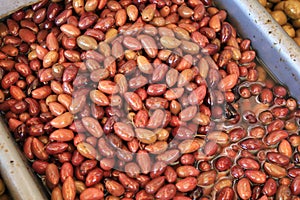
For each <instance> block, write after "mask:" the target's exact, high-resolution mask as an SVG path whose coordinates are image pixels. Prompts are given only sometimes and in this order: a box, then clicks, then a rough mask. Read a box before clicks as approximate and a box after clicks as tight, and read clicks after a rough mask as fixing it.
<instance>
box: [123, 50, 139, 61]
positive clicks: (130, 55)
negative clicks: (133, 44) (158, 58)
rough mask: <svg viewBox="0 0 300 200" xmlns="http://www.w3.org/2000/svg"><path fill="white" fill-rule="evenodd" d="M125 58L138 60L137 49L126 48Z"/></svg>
mask: <svg viewBox="0 0 300 200" xmlns="http://www.w3.org/2000/svg"><path fill="white" fill-rule="evenodd" d="M124 55H125V58H126V59H127V60H136V57H137V53H136V52H135V51H132V50H128V49H127V50H125V53H124Z"/></svg>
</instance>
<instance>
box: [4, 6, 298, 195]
mask: <svg viewBox="0 0 300 200" xmlns="http://www.w3.org/2000/svg"><path fill="white" fill-rule="evenodd" d="M27 1H28V0H27ZM249 2H251V3H249ZM215 4H216V5H217V6H218V7H219V8H221V9H225V10H227V11H228V15H229V20H230V22H231V23H232V24H233V25H234V26H235V27H236V28H237V31H238V33H240V35H241V36H243V37H244V38H249V39H251V41H252V46H253V48H254V49H255V50H256V51H257V53H258V57H259V58H260V59H261V60H262V61H263V63H264V64H265V67H266V68H267V70H268V71H269V73H271V74H272V75H273V76H274V77H275V78H276V79H277V80H278V81H280V82H281V83H282V84H284V85H286V86H287V87H288V88H289V90H290V93H291V95H292V96H294V97H295V98H296V99H297V100H298V102H299V103H300V48H299V47H298V46H297V45H296V43H295V42H294V41H293V40H292V39H291V38H290V37H289V36H288V35H287V34H286V33H285V32H284V30H283V29H282V28H281V27H280V26H279V25H278V24H277V23H276V22H275V21H274V20H273V19H272V17H271V16H270V15H269V14H268V13H267V11H266V10H265V9H264V8H263V7H262V6H261V5H260V4H259V3H258V2H257V1H249V0H230V1H228V0H215ZM0 171H1V174H2V177H3V179H4V181H5V182H6V184H7V187H8V189H9V190H10V192H11V194H12V197H13V199H15V200H21V199H24V200H27V199H32V200H35V199H36V200H43V199H48V197H47V195H46V192H45V190H44V189H43V187H42V184H41V183H40V182H39V181H38V180H37V178H36V176H35V175H34V174H33V173H32V170H31V169H30V168H29V167H28V162H27V161H26V159H24V157H23V156H22V153H21V152H20V151H19V149H18V147H17V145H16V143H15V142H14V140H13V138H12V137H11V136H10V133H9V131H8V129H7V128H6V125H5V124H4V122H3V120H1V119H0Z"/></svg>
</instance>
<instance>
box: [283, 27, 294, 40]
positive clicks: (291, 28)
mask: <svg viewBox="0 0 300 200" xmlns="http://www.w3.org/2000/svg"><path fill="white" fill-rule="evenodd" d="M282 28H283V30H285V32H286V33H287V34H288V35H289V36H290V37H291V38H294V37H295V36H296V31H295V29H294V28H293V26H292V25H291V24H286V25H284V26H282Z"/></svg>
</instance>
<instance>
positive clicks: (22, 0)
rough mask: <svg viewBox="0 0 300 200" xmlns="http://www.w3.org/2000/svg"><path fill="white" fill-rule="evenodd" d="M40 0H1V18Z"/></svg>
mask: <svg viewBox="0 0 300 200" xmlns="http://www.w3.org/2000/svg"><path fill="white" fill-rule="evenodd" d="M38 1H40V0H1V1H0V19H2V18H3V17H6V16H8V15H10V14H12V13H13V12H15V11H17V10H19V9H21V8H24V7H25V6H28V5H32V4H34V3H36V2H38Z"/></svg>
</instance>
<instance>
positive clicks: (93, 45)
mask: <svg viewBox="0 0 300 200" xmlns="http://www.w3.org/2000/svg"><path fill="white" fill-rule="evenodd" d="M76 41H77V45H78V46H79V47H80V48H81V49H82V50H86V51H87V50H94V49H97V48H98V44H97V41H96V40H95V39H94V38H93V37H91V36H87V35H81V36H79V37H78V38H77V39H76Z"/></svg>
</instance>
